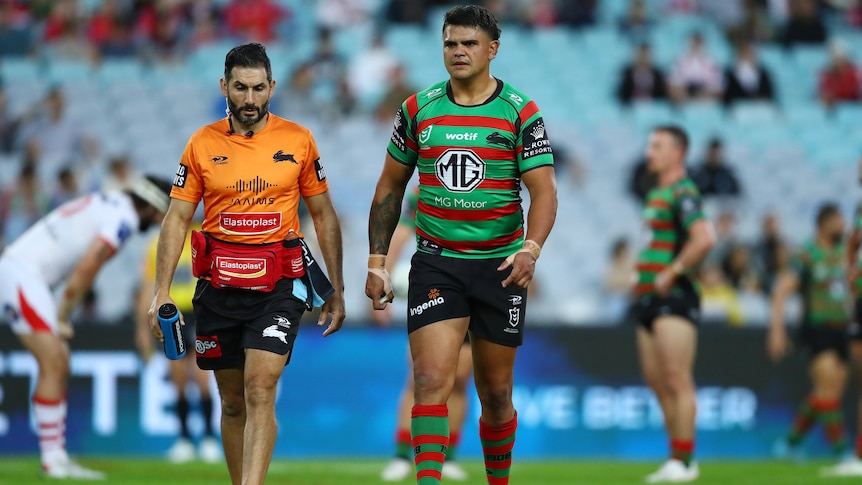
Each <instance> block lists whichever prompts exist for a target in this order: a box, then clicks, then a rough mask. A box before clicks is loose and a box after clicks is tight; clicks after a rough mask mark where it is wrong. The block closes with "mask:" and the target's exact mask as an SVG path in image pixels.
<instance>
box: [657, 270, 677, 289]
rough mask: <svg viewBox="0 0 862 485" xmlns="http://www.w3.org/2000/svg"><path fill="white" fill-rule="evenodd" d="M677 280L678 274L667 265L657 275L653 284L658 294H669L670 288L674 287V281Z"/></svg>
mask: <svg viewBox="0 0 862 485" xmlns="http://www.w3.org/2000/svg"><path fill="white" fill-rule="evenodd" d="M674 280H676V274H675V273H674V272H673V270H672V269H671V268H670V267H667V268H665V269H663V270H661V271H660V272H659V274H657V275H655V281H653V286H654V287H655V292H656V293H657V294H658V296H667V295H668V293H670V289H671V288H672V287H673V282H674Z"/></svg>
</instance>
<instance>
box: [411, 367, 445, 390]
mask: <svg viewBox="0 0 862 485" xmlns="http://www.w3.org/2000/svg"><path fill="white" fill-rule="evenodd" d="M450 380H451V377H450V376H449V375H447V373H446V372H444V371H443V369H441V368H439V367H435V366H416V367H415V368H414V370H413V389H414V392H416V393H417V394H422V393H428V392H431V393H436V392H440V391H442V390H444V389H445V388H446V383H447V382H450Z"/></svg>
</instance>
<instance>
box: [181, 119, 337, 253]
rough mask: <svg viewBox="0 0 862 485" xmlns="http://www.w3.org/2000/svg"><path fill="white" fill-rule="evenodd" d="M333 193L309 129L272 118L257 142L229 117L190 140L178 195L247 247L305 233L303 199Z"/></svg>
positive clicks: (214, 230)
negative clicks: (301, 210)
mask: <svg viewBox="0 0 862 485" xmlns="http://www.w3.org/2000/svg"><path fill="white" fill-rule="evenodd" d="M327 190H328V185H327V183H326V174H325V172H324V170H323V166H322V165H321V164H320V155H319V154H318V152H317V145H316V144H315V143H314V138H313V137H312V135H311V131H309V130H308V129H307V128H305V127H304V126H301V125H299V124H296V123H294V122H292V121H288V120H286V119H284V118H280V117H278V116H275V115H273V114H272V113H270V114H269V119H268V120H267V123H266V126H265V127H264V128H263V129H262V130H260V131H259V132H257V133H255V134H254V135H253V136H251V137H246V136H245V135H242V134H238V133H231V131H230V122H229V121H228V118H224V119H222V120H219V121H217V122H215V123H212V124H210V125H207V126H204V127H203V128H201V129H199V130H198V131H197V132H196V133H195V134H194V135H192V136H191V138H190V139H189V142H188V144H187V145H186V149H185V151H184V152H183V157H182V160H180V166H179V168H177V173H176V177H175V178H174V187H173V189H172V190H171V197H173V198H175V199H179V200H184V201H187V202H192V203H195V204H197V203H198V202H200V201H201V200H203V202H204V222H203V225H202V228H203V230H204V232H208V233H211V234H213V235H216V237H218V238H219V239H224V240H226V241H232V242H241V243H247V244H259V243H264V242H275V241H280V240H283V239H284V238H285V236H286V235H287V233H288V231H289V230H291V229H292V230H294V231H295V232H296V233H297V234H299V235H300V236H302V233H301V232H300V230H299V216H298V213H297V208H298V207H299V198H300V196H302V197H311V196H314V195H317V194H322V193H323V192H326V191H327Z"/></svg>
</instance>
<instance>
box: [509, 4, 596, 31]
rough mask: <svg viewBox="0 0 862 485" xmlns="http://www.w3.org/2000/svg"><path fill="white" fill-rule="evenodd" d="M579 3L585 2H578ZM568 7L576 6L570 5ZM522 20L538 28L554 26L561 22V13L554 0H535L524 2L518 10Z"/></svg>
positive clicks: (527, 24) (528, 25)
mask: <svg viewBox="0 0 862 485" xmlns="http://www.w3.org/2000/svg"><path fill="white" fill-rule="evenodd" d="M576 3H578V4H580V3H583V2H576ZM568 8H570V9H572V8H575V7H574V6H572V5H570V6H568ZM518 16H519V17H520V19H521V22H522V23H523V24H524V25H525V26H527V27H532V28H536V29H543V28H548V27H554V26H555V25H557V24H558V23H559V22H560V15H559V12H558V11H557V6H556V4H555V3H554V0H533V1H531V2H524V3H522V5H521V8H520V10H519V12H518Z"/></svg>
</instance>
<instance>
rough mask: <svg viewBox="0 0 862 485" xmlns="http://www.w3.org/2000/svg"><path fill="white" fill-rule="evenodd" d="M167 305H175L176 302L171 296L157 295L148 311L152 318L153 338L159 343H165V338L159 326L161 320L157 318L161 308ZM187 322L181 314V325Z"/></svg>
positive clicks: (151, 330)
mask: <svg viewBox="0 0 862 485" xmlns="http://www.w3.org/2000/svg"><path fill="white" fill-rule="evenodd" d="M165 303H173V305H174V306H176V303H174V300H172V299H171V297H170V296H169V295H164V296H162V295H161V294H160V293H156V294H155V296H153V302H152V303H151V304H150V309H149V310H147V315H148V316H149V317H150V332H152V334H153V337H155V338H156V340H158V341H159V342H164V341H165V336H164V335H162V327H160V326H159V320H158V319H157V318H156V317H157V315H156V313H158V311H159V307H160V306H162V305H164V304H165ZM185 324H186V321H185V320H184V319H183V312H180V325H185Z"/></svg>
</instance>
